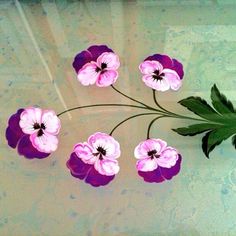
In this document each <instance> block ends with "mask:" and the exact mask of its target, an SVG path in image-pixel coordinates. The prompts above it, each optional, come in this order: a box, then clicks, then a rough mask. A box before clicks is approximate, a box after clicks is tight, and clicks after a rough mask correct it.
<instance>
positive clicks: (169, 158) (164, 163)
mask: <svg viewBox="0 0 236 236" xmlns="http://www.w3.org/2000/svg"><path fill="white" fill-rule="evenodd" d="M178 158H179V154H178V152H177V150H176V149H174V148H172V147H167V148H166V149H165V150H164V151H163V152H162V153H161V155H160V157H159V158H157V163H158V165H159V166H161V167H165V168H171V167H172V166H174V165H175V164H176V162H177V160H178Z"/></svg>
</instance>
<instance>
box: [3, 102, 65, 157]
mask: <svg viewBox="0 0 236 236" xmlns="http://www.w3.org/2000/svg"><path fill="white" fill-rule="evenodd" d="M60 127H61V125H60V120H59V119H58V118H57V116H56V114H55V112H54V111H51V110H42V109H40V108H34V107H29V108H25V109H23V108H21V109H19V110H18V111H17V112H16V113H15V114H13V115H12V116H11V117H10V118H9V120H8V127H7V129H6V134H5V135H6V139H7V142H8V145H9V146H10V147H12V148H17V150H18V153H19V155H22V156H25V157H26V158H28V159H33V158H38V159H42V158H45V157H48V156H49V155H50V153H51V152H53V151H55V150H56V148H57V145H58V140H57V135H58V133H59V130H60Z"/></svg>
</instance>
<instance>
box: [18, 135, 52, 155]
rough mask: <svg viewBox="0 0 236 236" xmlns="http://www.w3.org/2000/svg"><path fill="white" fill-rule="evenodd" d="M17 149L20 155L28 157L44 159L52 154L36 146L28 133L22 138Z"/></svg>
mask: <svg viewBox="0 0 236 236" xmlns="http://www.w3.org/2000/svg"><path fill="white" fill-rule="evenodd" d="M17 150H18V153H19V155H22V156H25V157H26V158H28V159H33V158H38V159H42V158H45V157H48V156H49V155H50V153H44V152H39V151H38V150H37V149H36V148H34V147H33V145H32V143H31V141H30V136H29V135H27V134H26V135H24V136H23V137H22V138H21V139H20V141H19V143H18V147H17Z"/></svg>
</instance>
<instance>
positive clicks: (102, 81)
mask: <svg viewBox="0 0 236 236" xmlns="http://www.w3.org/2000/svg"><path fill="white" fill-rule="evenodd" d="M117 78H118V72H117V71H115V70H105V71H103V72H102V73H100V75H99V77H98V80H97V82H96V85H97V86H98V87H108V86H110V85H112V84H114V83H115V82H116V80H117Z"/></svg>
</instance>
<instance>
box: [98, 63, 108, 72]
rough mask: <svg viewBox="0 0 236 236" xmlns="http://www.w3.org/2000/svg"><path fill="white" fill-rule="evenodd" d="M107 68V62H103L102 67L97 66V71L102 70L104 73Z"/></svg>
mask: <svg viewBox="0 0 236 236" xmlns="http://www.w3.org/2000/svg"><path fill="white" fill-rule="evenodd" d="M106 68H107V64H106V63H104V62H103V63H102V64H101V68H100V67H98V66H97V68H96V69H95V71H96V72H97V73H98V72H100V71H101V73H104V70H105V69H106Z"/></svg>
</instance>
